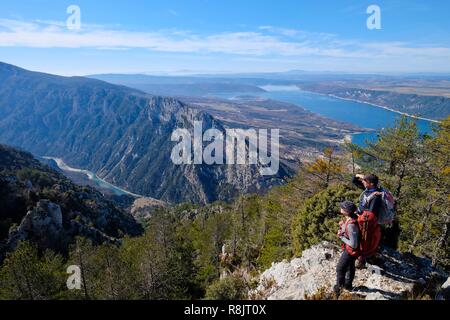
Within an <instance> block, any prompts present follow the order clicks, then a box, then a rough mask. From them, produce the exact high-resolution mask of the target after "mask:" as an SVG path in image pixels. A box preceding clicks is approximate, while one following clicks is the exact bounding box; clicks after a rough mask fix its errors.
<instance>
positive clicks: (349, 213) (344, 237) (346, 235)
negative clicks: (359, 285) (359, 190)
mask: <svg viewBox="0 0 450 320" xmlns="http://www.w3.org/2000/svg"><path fill="white" fill-rule="evenodd" d="M340 209H341V214H342V215H343V216H344V220H343V221H341V222H340V223H339V232H338V236H339V238H340V239H341V241H342V242H343V244H342V248H343V252H342V255H341V257H340V259H339V262H338V264H337V267H336V275H337V277H336V278H337V280H336V285H335V287H334V292H335V293H336V295H338V296H339V294H340V292H341V290H342V288H345V289H347V290H352V283H353V279H354V277H355V262H356V259H357V258H358V256H359V252H358V251H359V237H360V232H359V226H358V221H357V215H356V210H357V207H356V205H355V204H353V202H351V201H344V202H342V203H341V204H340Z"/></svg>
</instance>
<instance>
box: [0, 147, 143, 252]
mask: <svg viewBox="0 0 450 320" xmlns="http://www.w3.org/2000/svg"><path fill="white" fill-rule="evenodd" d="M0 208H1V209H0V260H1V258H2V255H3V254H4V253H5V252H6V251H10V250H13V249H14V248H15V246H16V245H17V243H18V241H19V240H30V241H33V242H34V243H36V244H37V245H38V246H39V248H41V249H49V248H50V249H54V250H57V251H61V252H64V251H66V250H67V246H68V244H69V243H71V242H72V241H73V240H74V238H75V237H76V236H84V237H86V238H88V239H90V240H91V241H93V242H94V243H104V242H109V243H116V242H117V241H118V239H119V238H122V237H123V236H125V235H131V236H136V235H139V234H141V233H142V231H143V229H142V227H141V226H140V225H139V224H138V223H137V222H136V221H135V220H134V219H133V217H132V216H131V215H129V214H127V213H126V212H125V211H123V210H121V209H119V208H117V207H116V206H114V205H113V203H112V202H110V201H107V200H106V199H105V198H104V197H103V196H102V194H101V193H100V192H98V191H96V190H95V189H93V188H90V187H81V186H78V185H76V184H74V183H72V182H71V181H70V180H69V179H67V178H66V177H65V176H64V175H62V174H60V173H59V172H57V171H55V170H53V169H52V168H50V167H49V166H46V165H43V164H42V163H40V162H39V161H38V160H36V159H35V158H34V157H33V156H32V155H31V154H29V153H27V152H23V151H19V150H17V149H14V148H11V147H8V146H5V145H0Z"/></svg>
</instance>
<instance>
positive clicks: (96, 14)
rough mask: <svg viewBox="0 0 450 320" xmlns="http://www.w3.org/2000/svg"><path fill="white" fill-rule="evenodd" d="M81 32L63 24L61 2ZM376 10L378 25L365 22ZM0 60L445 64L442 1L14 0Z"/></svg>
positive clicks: (377, 67)
mask: <svg viewBox="0 0 450 320" xmlns="http://www.w3.org/2000/svg"><path fill="white" fill-rule="evenodd" d="M72 4H75V5H78V6H79V7H80V9H81V30H68V29H67V27H66V20H67V18H68V17H69V15H68V14H67V13H66V9H67V7H68V6H69V5H72ZM372 4H376V5H378V6H379V7H380V8H381V24H382V29H381V30H369V29H368V28H367V26H366V20H367V18H368V16H369V15H368V14H367V13H366V9H367V7H368V6H369V5H372ZM0 61H4V62H8V63H12V64H16V65H19V66H22V67H25V68H28V69H32V70H38V71H45V72H50V73H56V74H63V75H85V74H93V73H108V72H114V73H154V74H165V73H168V74H182V73H231V72H270V71H287V70H292V69H301V70H308V71H344V72H378V73H385V72H450V1H447V0H428V1H426V0H388V1H379V0H371V1H365V0H340V1H331V0H330V1H325V0H323V1H320V0H315V1H309V0H305V1H301V0H278V1H269V0H259V1H256V0H240V1H236V0H177V1H173V0H166V1H160V0H147V1H144V0H128V1H122V0H115V1H103V0H96V1H91V0H89V1H87V0H86V1H85V0H71V1H54V0H42V1H39V0H18V1H2V2H1V3H0Z"/></svg>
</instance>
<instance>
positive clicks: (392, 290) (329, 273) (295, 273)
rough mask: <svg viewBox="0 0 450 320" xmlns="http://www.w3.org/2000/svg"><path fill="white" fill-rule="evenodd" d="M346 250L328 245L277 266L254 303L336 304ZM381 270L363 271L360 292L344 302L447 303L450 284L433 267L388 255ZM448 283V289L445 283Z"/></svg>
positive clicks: (380, 263)
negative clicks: (339, 270)
mask: <svg viewBox="0 0 450 320" xmlns="http://www.w3.org/2000/svg"><path fill="white" fill-rule="evenodd" d="M340 254H341V251H340V248H339V247H337V246H335V245H332V244H330V243H327V242H323V243H321V244H319V245H316V246H313V247H311V248H310V249H307V250H305V251H304V252H303V254H302V257H301V258H295V259H293V260H291V261H283V262H280V263H276V264H273V265H272V267H271V268H269V269H267V270H266V271H265V272H264V273H262V274H261V276H260V277H259V285H258V287H257V289H256V290H254V291H253V292H251V296H252V297H253V298H255V299H256V298H259V299H268V300H305V299H333V298H334V299H335V298H336V297H335V296H333V294H332V288H333V286H334V284H335V281H336V280H335V279H336V271H335V270H336V264H337V261H338V260H339V257H340ZM375 261H376V262H375V263H376V264H367V265H366V268H364V269H357V271H356V277H355V281H354V283H353V285H354V289H353V290H352V291H351V292H348V291H346V292H344V293H343V294H341V297H340V299H365V300H390V299H419V298H428V299H444V298H448V290H449V285H450V281H449V280H447V281H446V279H447V277H448V275H447V274H445V272H443V271H441V270H438V269H436V268H433V267H432V266H431V261H430V260H428V259H424V258H418V257H415V256H413V255H402V254H400V253H398V252H396V251H394V250H389V249H384V250H382V251H381V252H380V254H378V255H377V257H376V259H375ZM444 282H445V283H444Z"/></svg>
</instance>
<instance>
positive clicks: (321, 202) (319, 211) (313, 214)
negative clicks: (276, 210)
mask: <svg viewBox="0 0 450 320" xmlns="http://www.w3.org/2000/svg"><path fill="white" fill-rule="evenodd" d="M358 197H359V192H358V191H355V190H353V189H350V188H349V187H347V186H345V185H332V186H330V187H328V188H327V189H325V190H323V191H321V192H319V193H317V194H316V195H314V196H313V197H311V198H310V199H308V200H306V201H305V203H304V204H303V206H302V207H301V208H300V210H299V212H298V214H297V216H296V217H295V218H294V221H293V223H292V241H293V250H294V254H295V255H297V256H299V255H301V253H302V251H303V250H305V249H307V248H309V247H311V246H312V245H315V244H317V243H319V242H321V241H324V240H327V241H331V242H335V241H337V236H336V233H337V228H338V223H339V220H340V219H341V215H340V210H339V203H340V202H342V201H344V200H353V201H354V202H355V203H356V202H357V200H358Z"/></svg>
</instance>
